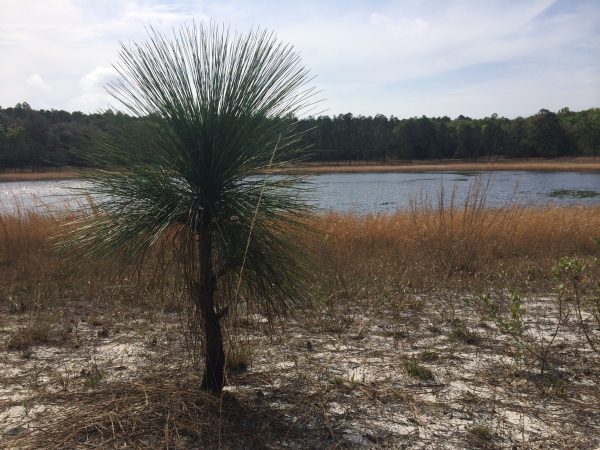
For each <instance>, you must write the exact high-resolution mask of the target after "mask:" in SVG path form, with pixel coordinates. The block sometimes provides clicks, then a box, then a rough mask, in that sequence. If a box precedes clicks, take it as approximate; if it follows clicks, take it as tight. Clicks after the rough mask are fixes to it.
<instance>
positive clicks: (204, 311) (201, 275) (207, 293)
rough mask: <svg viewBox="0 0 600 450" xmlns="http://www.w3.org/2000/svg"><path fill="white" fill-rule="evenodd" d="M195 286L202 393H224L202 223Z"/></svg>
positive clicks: (218, 326) (208, 239)
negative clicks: (200, 328) (202, 352)
mask: <svg viewBox="0 0 600 450" xmlns="http://www.w3.org/2000/svg"><path fill="white" fill-rule="evenodd" d="M198 258H199V261H198V263H199V264H198V283H197V285H196V286H197V289H196V292H195V293H194V295H195V301H196V311H197V313H198V314H199V316H200V317H198V318H199V319H200V321H201V322H202V324H203V326H204V345H205V368H204V376H203V378H202V386H201V387H202V389H205V390H207V391H209V392H215V393H218V392H221V391H222V390H223V384H224V378H225V377H224V375H225V352H224V350H223V333H222V331H221V322H220V319H221V315H220V314H217V312H216V311H215V303H214V300H215V276H214V273H213V268H212V241H211V230H210V223H208V221H207V220H205V223H204V224H203V226H202V227H201V230H200V232H199V233H198Z"/></svg>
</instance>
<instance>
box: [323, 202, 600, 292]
mask: <svg viewBox="0 0 600 450" xmlns="http://www.w3.org/2000/svg"><path fill="white" fill-rule="evenodd" d="M317 223H318V225H319V227H320V228H321V229H322V230H323V231H324V233H325V242H324V243H323V244H321V245H320V247H319V248H317V249H316V252H317V254H318V255H320V256H321V258H322V259H323V261H324V264H325V265H329V266H330V267H331V268H333V269H334V270H336V271H337V272H338V273H339V274H344V275H346V276H347V279H349V280H351V279H356V278H357V277H358V278H359V279H361V280H362V279H367V278H368V279H371V280H373V281H375V282H377V281H378V280H380V279H382V278H385V279H386V280H387V281H389V282H390V283H391V284H398V282H399V283H400V284H401V285H403V286H405V287H406V286H409V287H420V288H423V287H436V286H439V285H440V284H442V283H443V284H445V285H447V286H448V285H450V286H452V287H460V286H461V285H463V287H468V286H469V283H472V282H477V281H478V280H482V279H484V280H487V281H507V280H508V281H510V282H511V283H520V284H521V285H523V286H526V285H528V284H530V283H534V284H535V283H536V282H537V283H540V282H542V283H543V282H544V281H545V280H547V278H548V277H547V275H548V273H549V269H550V268H551V267H552V265H553V264H554V263H555V262H556V260H557V259H558V258H560V257H561V256H564V255H580V256H590V255H596V254H597V252H598V245H597V243H596V240H595V238H597V237H600V207H570V208H564V207H563V208H529V209H523V208H520V207H512V208H505V209H496V210H489V209H476V208H457V207H453V208H446V209H439V210H434V209H414V210H413V211H410V212H397V213H395V214H383V215H369V216H359V215H352V214H334V213H332V214H328V215H326V216H324V217H321V218H318V219H317Z"/></svg>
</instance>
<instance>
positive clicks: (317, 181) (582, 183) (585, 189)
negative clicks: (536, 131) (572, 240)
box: [0, 171, 600, 214]
mask: <svg viewBox="0 0 600 450" xmlns="http://www.w3.org/2000/svg"><path fill="white" fill-rule="evenodd" d="M307 180H308V181H309V182H310V185H311V187H312V191H311V193H310V197H311V203H312V204H313V205H314V206H316V207H317V208H319V209H320V210H324V211H337V212H348V211H351V212H356V213H361V214H363V213H381V212H393V211H396V210H398V209H406V208H408V207H410V205H411V202H414V201H417V202H421V203H423V202H425V203H428V202H429V203H431V204H432V205H436V204H437V203H438V202H439V198H440V192H442V191H443V192H444V197H445V202H446V204H447V203H448V202H449V201H450V199H451V197H452V195H454V198H455V201H456V203H457V204H459V205H461V204H462V203H463V202H464V199H465V197H466V196H467V194H468V192H469V189H471V188H472V187H473V186H474V184H476V183H477V182H479V183H481V185H482V186H483V187H484V190H485V202H486V205H487V206H489V207H496V206H504V205H508V204H510V203H519V204H524V205H527V206H543V205H551V204H554V205H592V204H600V173H590V172H528V171H497V172H424V173H404V172H401V173H346V174H343V173H336V174H322V175H314V176H310V177H307ZM82 187H85V184H84V182H82V181H80V180H64V181H26V182H11V183H0V210H3V211H8V212H11V211H15V209H16V208H20V209H21V210H23V211H25V210H30V209H36V210H41V211H44V210H47V211H53V210H57V209H64V208H66V207H70V208H73V207H78V202H77V201H75V200H74V196H73V192H72V191H71V188H82Z"/></svg>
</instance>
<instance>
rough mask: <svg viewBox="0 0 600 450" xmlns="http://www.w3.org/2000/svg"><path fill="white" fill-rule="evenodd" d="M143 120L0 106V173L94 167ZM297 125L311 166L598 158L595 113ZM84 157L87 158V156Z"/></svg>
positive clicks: (598, 113)
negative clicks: (100, 154)
mask: <svg viewBox="0 0 600 450" xmlns="http://www.w3.org/2000/svg"><path fill="white" fill-rule="evenodd" d="M147 120H148V118H134V117H131V116H128V115H125V114H122V113H119V112H113V111H110V110H109V111H106V112H103V113H95V114H84V113H81V112H72V113H71V112H67V111H61V110H35V109H32V108H31V107H30V106H29V105H28V104H27V103H25V102H23V103H19V104H17V105H16V106H14V107H9V108H0V170H7V169H8V170H11V169H28V170H44V169H50V168H60V167H64V166H87V165H90V164H93V163H91V162H90V160H89V159H87V158H83V157H82V151H81V150H82V149H90V148H93V146H94V145H99V143H102V145H104V144H106V143H108V144H110V142H111V141H114V140H117V139H119V136H122V134H123V133H143V129H144V127H145V126H147V123H146V121H147ZM290 120H297V121H298V122H299V123H298V128H299V130H300V131H301V132H302V133H301V134H302V140H303V144H304V145H305V146H306V147H308V148H309V149H310V151H309V154H310V156H309V159H310V160H312V161H321V162H331V161H355V162H368V161H377V162H385V161H411V160H436V159H437V160H440V159H457V160H477V159H498V158H529V157H542V158H554V157H562V156H599V155H600V108H592V109H588V110H584V111H578V112H575V111H571V110H569V109H568V108H562V109H560V110H559V111H557V112H552V111H549V110H547V109H541V110H540V111H539V112H538V113H537V114H535V115H532V116H530V117H526V118H523V117H517V118H515V119H507V118H504V117H498V115H496V114H493V115H491V116H489V117H485V118H483V119H472V118H470V117H465V116H463V115H460V116H458V117H457V118H455V119H451V118H449V117H431V118H430V117H426V116H422V117H412V118H408V119H399V118H397V117H394V116H390V117H387V116H384V115H381V114H377V115H375V116H362V115H359V116H354V115H352V114H350V113H347V114H339V115H335V116H333V117H330V116H319V117H308V118H303V119H296V118H291V119H290ZM88 153H89V152H88Z"/></svg>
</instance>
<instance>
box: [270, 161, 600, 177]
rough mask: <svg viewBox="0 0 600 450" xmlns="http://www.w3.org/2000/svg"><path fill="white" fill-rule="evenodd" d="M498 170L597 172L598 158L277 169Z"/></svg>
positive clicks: (311, 165) (310, 171) (314, 171)
mask: <svg viewBox="0 0 600 450" xmlns="http://www.w3.org/2000/svg"><path fill="white" fill-rule="evenodd" d="M490 170H492V171H499V170H508V171H511V170H532V171H546V172H558V171H566V172H600V160H599V159H598V158H596V157H581V158H556V159H536V158H533V159H526V160H519V159H517V160H498V161H490V162H488V161H477V162H465V161H427V162H421V161H420V162H408V163H407V162H390V163H386V164H381V163H370V162H365V163H356V164H349V163H348V162H345V161H341V162H329V163H325V164H322V163H307V164H303V165H300V166H294V167H287V168H282V169H279V172H280V173H298V174H320V173H387V172H448V171H462V172H471V171H490Z"/></svg>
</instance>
